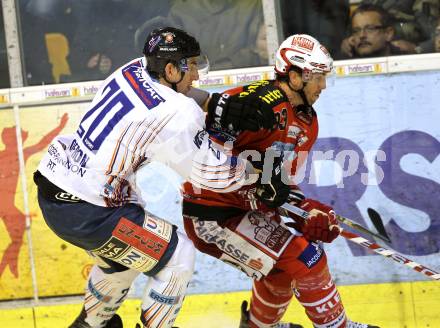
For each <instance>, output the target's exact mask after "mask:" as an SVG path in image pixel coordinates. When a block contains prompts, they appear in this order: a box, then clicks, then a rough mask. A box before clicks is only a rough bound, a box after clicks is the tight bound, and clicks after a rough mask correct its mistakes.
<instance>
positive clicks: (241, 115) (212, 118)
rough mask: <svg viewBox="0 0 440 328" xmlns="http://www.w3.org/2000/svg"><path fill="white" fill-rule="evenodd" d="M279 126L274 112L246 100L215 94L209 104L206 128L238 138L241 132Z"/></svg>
mask: <svg viewBox="0 0 440 328" xmlns="http://www.w3.org/2000/svg"><path fill="white" fill-rule="evenodd" d="M276 124H277V121H276V118H275V114H274V113H273V111H272V110H268V109H264V108H262V107H261V106H260V105H259V104H258V103H251V102H249V101H247V100H246V99H244V98H238V97H236V96H230V95H229V94H226V93H225V94H220V93H213V94H212V95H211V99H210V100H209V103H208V115H207V118H206V126H207V127H208V128H212V129H214V130H220V131H221V130H223V131H225V132H227V133H229V134H231V135H234V136H236V135H237V134H238V133H239V132H240V131H244V130H248V131H258V130H259V129H261V128H264V129H273V128H274V127H275V126H276Z"/></svg>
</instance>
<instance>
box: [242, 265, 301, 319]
mask: <svg viewBox="0 0 440 328" xmlns="http://www.w3.org/2000/svg"><path fill="white" fill-rule="evenodd" d="M292 297H293V291H292V283H291V279H290V277H289V276H288V275H287V274H275V275H271V276H270V277H266V278H264V279H262V280H260V281H257V280H254V283H253V288H252V299H251V306H250V311H249V313H250V322H249V326H250V327H252V328H257V327H258V328H265V327H272V326H273V324H276V323H278V322H279V321H280V320H281V318H282V317H283V315H284V313H285V312H286V310H287V307H288V306H289V303H290V300H291V299H292Z"/></svg>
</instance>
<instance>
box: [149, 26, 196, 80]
mask: <svg viewBox="0 0 440 328" xmlns="http://www.w3.org/2000/svg"><path fill="white" fill-rule="evenodd" d="M143 53H144V55H145V57H146V58H147V70H148V72H149V73H150V74H153V76H154V75H156V76H155V77H159V76H160V75H161V74H162V73H163V70H164V68H165V66H166V64H168V63H169V62H172V63H174V64H175V65H176V66H179V65H180V62H181V60H182V59H186V58H189V57H196V56H199V55H200V45H199V43H198V42H197V40H196V39H195V38H194V37H192V36H191V35H189V34H188V33H186V32H185V31H183V30H180V29H178V28H174V27H161V28H158V29H155V30H153V31H152V32H151V33H150V34H149V35H148V37H147V40H146V41H145V45H144V51H143Z"/></svg>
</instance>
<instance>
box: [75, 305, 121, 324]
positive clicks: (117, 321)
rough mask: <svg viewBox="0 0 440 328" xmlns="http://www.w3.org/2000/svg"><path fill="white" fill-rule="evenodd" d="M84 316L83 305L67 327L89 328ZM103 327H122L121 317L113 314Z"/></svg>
mask: <svg viewBox="0 0 440 328" xmlns="http://www.w3.org/2000/svg"><path fill="white" fill-rule="evenodd" d="M86 316H87V313H86V310H85V309H84V307H83V308H82V310H81V313H80V314H79V316H78V317H77V318H76V319H75V321H74V322H73V323H72V324H71V325H70V326H69V328H91V327H90V325H89V324H88V323H87V322H85V318H86ZM104 328H123V325H122V319H121V317H120V316H119V315H117V314H115V315H113V317H112V318H111V319H110V320H109V321H108V322H107V324H106V325H105V326H104Z"/></svg>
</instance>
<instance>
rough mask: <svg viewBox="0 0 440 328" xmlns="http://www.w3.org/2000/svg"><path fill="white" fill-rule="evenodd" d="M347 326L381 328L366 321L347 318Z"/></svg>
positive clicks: (349, 327)
mask: <svg viewBox="0 0 440 328" xmlns="http://www.w3.org/2000/svg"><path fill="white" fill-rule="evenodd" d="M346 328H380V327H379V326H372V325H368V324H366V323H359V322H354V321H351V320H347V325H346Z"/></svg>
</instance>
